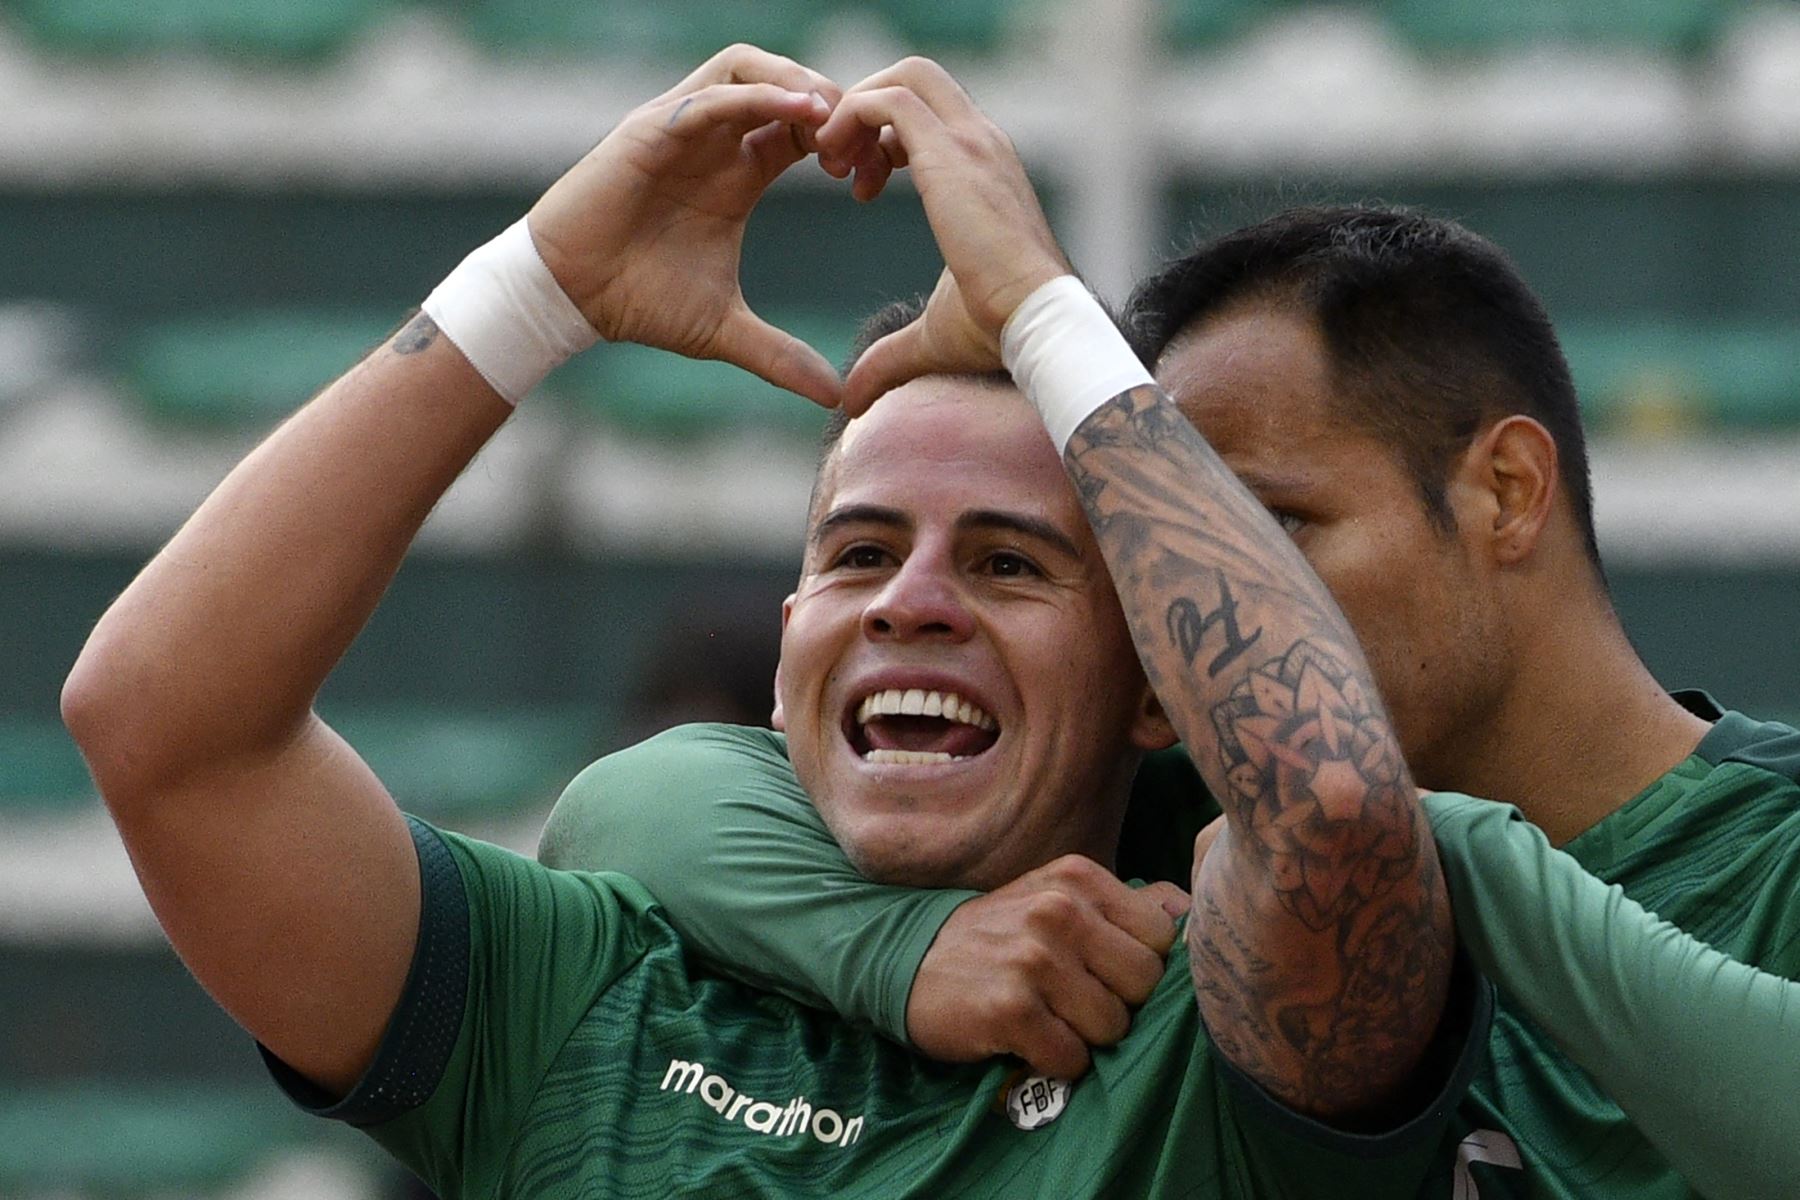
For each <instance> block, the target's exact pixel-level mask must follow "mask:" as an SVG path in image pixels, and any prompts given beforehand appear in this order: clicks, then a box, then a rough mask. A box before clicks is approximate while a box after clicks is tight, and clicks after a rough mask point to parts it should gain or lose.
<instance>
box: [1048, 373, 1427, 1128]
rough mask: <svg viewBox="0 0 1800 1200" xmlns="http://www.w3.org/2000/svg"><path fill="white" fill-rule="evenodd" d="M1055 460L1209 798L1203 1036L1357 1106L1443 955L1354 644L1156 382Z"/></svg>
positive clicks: (1106, 409) (1258, 1070)
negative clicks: (1213, 833)
mask: <svg viewBox="0 0 1800 1200" xmlns="http://www.w3.org/2000/svg"><path fill="white" fill-rule="evenodd" d="M1065 458H1066V462H1067V466H1068V469H1069V472H1070V475H1071V477H1072V478H1073V479H1074V481H1075V484H1076V489H1077V491H1078V493H1079V495H1080V497H1081V500H1082V504H1083V506H1084V507H1085V508H1086V510H1087V513H1088V517H1089V520H1090V521H1091V522H1092V524H1093V526H1094V530H1095V534H1096V536H1097V538H1098V540H1099V543H1100V547H1101V551H1102V553H1103V554H1104V555H1105V557H1106V561H1107V565H1108V567H1109V568H1110V569H1111V571H1112V575H1113V580H1114V583H1115V585H1116V587H1117V588H1118V592H1119V599H1120V602H1121V604H1122V606H1123V607H1124V610H1125V615H1126V619H1127V620H1128V621H1129V623H1130V625H1131V629H1132V638H1133V641H1134V642H1135V643H1136V645H1137V648H1138V653H1139V656H1140V657H1141V658H1142V659H1143V662H1144V667H1145V671H1146V673H1147V674H1148V677H1149V680H1150V684H1151V686H1152V687H1153V688H1154V689H1155V690H1156V694H1157V696H1158V698H1159V699H1160V700H1161V701H1162V704H1163V707H1164V709H1165V711H1166V712H1167V713H1168V715H1169V718H1170V720H1171V721H1172V722H1173V723H1174V725H1175V727H1176V729H1177V731H1178V732H1179V733H1180V734H1181V736H1182V740H1183V741H1184V742H1186V743H1187V746H1188V750H1189V752H1190V753H1191V754H1192V755H1193V757H1194V761H1195V764H1196V765H1197V766H1198V767H1199V768H1200V771H1201V774H1202V775H1203V776H1204V777H1205V779H1206V782H1207V785H1208V786H1209V787H1210V788H1211V789H1212V790H1213V793H1214V794H1215V795H1216V796H1217V797H1218V798H1219V802H1220V804H1221V806H1222V807H1223V808H1224V810H1225V814H1226V820H1227V829H1226V832H1225V833H1224V834H1223V835H1221V837H1220V838H1219V839H1218V842H1217V843H1215V845H1214V849H1213V851H1212V853H1211V854H1210V855H1209V856H1208V860H1207V863H1206V864H1205V866H1204V867H1203V868H1202V869H1201V870H1199V871H1198V872H1197V875H1196V880H1195V888H1194V913H1193V917H1192V919H1191V920H1190V922H1189V927H1188V941H1189V947H1190V961H1191V965H1192V968H1193V973H1194V986H1195V992H1196V996H1197V997H1198V1000H1199V1003H1200V1007H1201V1012H1202V1015H1203V1016H1204V1017H1205V1018H1206V1022H1207V1028H1208V1031H1209V1033H1210V1034H1211V1036H1212V1038H1213V1040H1214V1042H1215V1043H1216V1044H1217V1045H1218V1047H1219V1049H1220V1050H1221V1051H1222V1052H1224V1053H1225V1054H1226V1056H1227V1057H1228V1058H1229V1059H1230V1060H1231V1061H1232V1062H1233V1063H1235V1064H1236V1065H1237V1066H1238V1068H1239V1069H1240V1070H1243V1071H1244V1072H1245V1073H1246V1074H1248V1075H1249V1076H1251V1077H1252V1078H1253V1079H1255V1080H1257V1082H1259V1083H1260V1084H1262V1086H1263V1087H1265V1088H1266V1089H1267V1090H1269V1091H1270V1092H1271V1093H1273V1094H1274V1095H1276V1096H1277V1097H1279V1098H1280V1099H1282V1100H1283V1101H1284V1102H1286V1103H1288V1104H1290V1105H1293V1106H1294V1107H1296V1108H1299V1109H1301V1110H1303V1111H1308V1112H1315V1113H1320V1114H1324V1115H1332V1114H1346V1113H1351V1112H1354V1111H1357V1110H1361V1109H1368V1108H1372V1107H1374V1106H1376V1105H1378V1104H1380V1103H1381V1102H1382V1101H1383V1100H1384V1099H1386V1098H1388V1096H1389V1095H1391V1094H1392V1093H1393V1092H1394V1091H1395V1089H1397V1088H1398V1087H1399V1085H1400V1084H1402V1083H1404V1082H1405V1080H1406V1078H1407V1075H1408V1073H1409V1072H1410V1071H1411V1070H1412V1068H1413V1066H1414V1064H1416V1062H1417V1061H1418V1058H1419V1056H1420V1054H1421V1053H1422V1052H1423V1050H1424V1048H1425V1046H1426V1045H1427V1044H1428V1042H1429V1041H1430V1037H1431V1034H1432V1032H1433V1030H1434V1029H1435V1027H1436V1023H1437V1020H1438V1017H1439V1015H1440V1013H1441V1010H1442V1006H1443V998H1444V994H1445V991H1446V989H1447V985H1448V979H1449V964H1450V938H1451V934H1450V916H1449V903H1448V899H1447V893H1446V892H1445V890H1444V885H1443V880H1442V877H1441V874H1440V871H1439V867H1438V862H1437V854H1436V846H1435V844H1434V843H1433V842H1432V840H1431V837H1430V830H1429V826H1428V825H1427V824H1426V822H1425V818H1424V816H1423V814H1422V812H1421V811H1420V810H1419V807H1418V804H1417V801H1416V798H1415V792H1414V790H1413V786H1412V780H1411V777H1410V776H1409V774H1408V772H1407V770H1406V765H1405V762H1404V760H1403V758H1402V756H1401V753H1400V747H1399V743H1398V741H1397V739H1396V737H1395V735H1394V732H1393V729H1392V727H1391V725H1390V724H1389V721H1388V718H1387V714H1386V713H1385V711H1384V710H1383V708H1382V704H1381V700H1380V697H1379V695H1378V694H1377V692H1376V689H1375V685H1374V681H1373V679H1372V677H1371V676H1370V674H1369V670H1368V667H1367V665H1366V664H1365V663H1364V661H1363V657H1362V653H1361V651H1360V649H1359V648H1358V647H1357V644H1356V640H1355V638H1354V636H1353V635H1352V634H1351V632H1350V630H1349V628H1348V626H1347V625H1346V623H1345V622H1344V618H1343V616H1342V614H1341V613H1340V612H1339V611H1338V609H1337V606H1336V604H1335V603H1334V602H1333V601H1332V599H1331V597H1330V596H1329V594H1328V593H1326V591H1325V589H1324V586H1323V585H1322V584H1321V583H1320V582H1319V581H1318V579H1317V577H1316V576H1314V575H1313V573H1312V571H1311V569H1310V568H1309V567H1308V566H1307V565H1306V562H1305V560H1304V559H1303V558H1302V557H1301V556H1300V553H1299V551H1298V550H1297V549H1296V548H1295V546H1294V544H1293V542H1292V541H1291V540H1290V539H1289V538H1288V536H1287V535H1286V534H1284V533H1282V532H1281V530H1280V528H1279V527H1278V526H1277V525H1276V524H1275V523H1274V521H1273V519H1272V518H1270V516H1269V515H1268V513H1267V512H1266V511H1264V510H1263V508H1262V506H1261V505H1260V504H1259V503H1258V502H1257V501H1256V499H1255V498H1254V497H1253V496H1251V495H1250V494H1249V493H1248V492H1247V491H1245V490H1244V488H1243V486H1242V484H1240V483H1239V482H1238V481H1237V479H1236V477H1235V476H1233V475H1232V474H1231V472H1230V471H1229V470H1228V469H1227V468H1226V467H1225V465H1224V463H1223V462H1221V461H1220V459H1219V458H1218V456H1217V455H1216V454H1214V453H1213V451H1212V448H1211V447H1210V446H1208V445H1207V444H1206V442H1205V441H1204V439H1202V438H1201V437H1200V436H1199V434H1198V433H1197V432H1195V430H1194V429H1193V427H1192V426H1191V425H1189V424H1188V423H1187V421H1186V420H1185V419H1184V418H1182V416H1181V415H1180V413H1179V411H1178V410H1177V409H1176V408H1175V406H1174V405H1173V404H1171V403H1170V402H1169V401H1168V399H1167V398H1166V397H1164V396H1163V395H1162V394H1161V393H1160V392H1159V391H1157V390H1156V389H1155V388H1151V387H1143V388H1134V389H1132V390H1131V391H1128V392H1125V393H1123V394H1121V395H1119V396H1116V397H1114V398H1113V399H1112V400H1111V401H1109V402H1108V403H1107V404H1106V405H1104V406H1102V407H1101V408H1100V409H1099V410H1098V411H1097V412H1096V413H1095V414H1094V415H1092V416H1091V417H1089V418H1088V419H1087V420H1086V421H1085V422H1083V424H1082V425H1081V427H1080V428H1079V429H1077V430H1076V433H1075V436H1074V437H1073V438H1072V439H1071V440H1070V442H1069V445H1068V448H1067V450H1066V452H1065Z"/></svg>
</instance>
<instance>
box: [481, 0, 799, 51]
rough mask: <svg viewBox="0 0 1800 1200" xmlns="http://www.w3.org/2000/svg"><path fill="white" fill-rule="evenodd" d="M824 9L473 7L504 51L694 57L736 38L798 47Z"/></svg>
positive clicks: (491, 2)
mask: <svg viewBox="0 0 1800 1200" xmlns="http://www.w3.org/2000/svg"><path fill="white" fill-rule="evenodd" d="M824 10H825V6H823V5H819V4H816V3H808V2H807V0H686V2H684V3H679V4H644V3H642V2H641V0H472V2H471V4H470V6H469V8H468V10H467V13H468V22H469V27H470V29H471V31H472V32H473V33H474V34H475V36H476V37H477V38H478V39H479V40H481V41H483V42H486V43H487V44H489V45H491V46H494V47H496V48H497V49H500V50H502V51H505V52H511V53H530V54H543V53H549V52H561V53H565V54H568V55H571V56H574V55H588V56H599V57H608V58H637V57H648V58H660V59H669V60H672V61H674V62H679V63H684V64H693V63H697V62H699V61H700V60H702V59H704V58H706V57H708V56H710V55H711V54H712V53H714V52H715V51H717V50H721V49H723V48H724V47H726V46H728V45H730V44H731V43H733V42H751V43H754V44H756V45H758V46H762V47H764V48H766V49H769V50H773V51H776V52H777V53H781V54H799V53H801V52H803V51H804V50H805V49H806V45H807V39H808V36H809V34H810V29H811V26H812V25H813V24H814V23H815V22H816V21H817V20H818V19H819V17H820V15H821V13H822V11H824Z"/></svg>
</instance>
